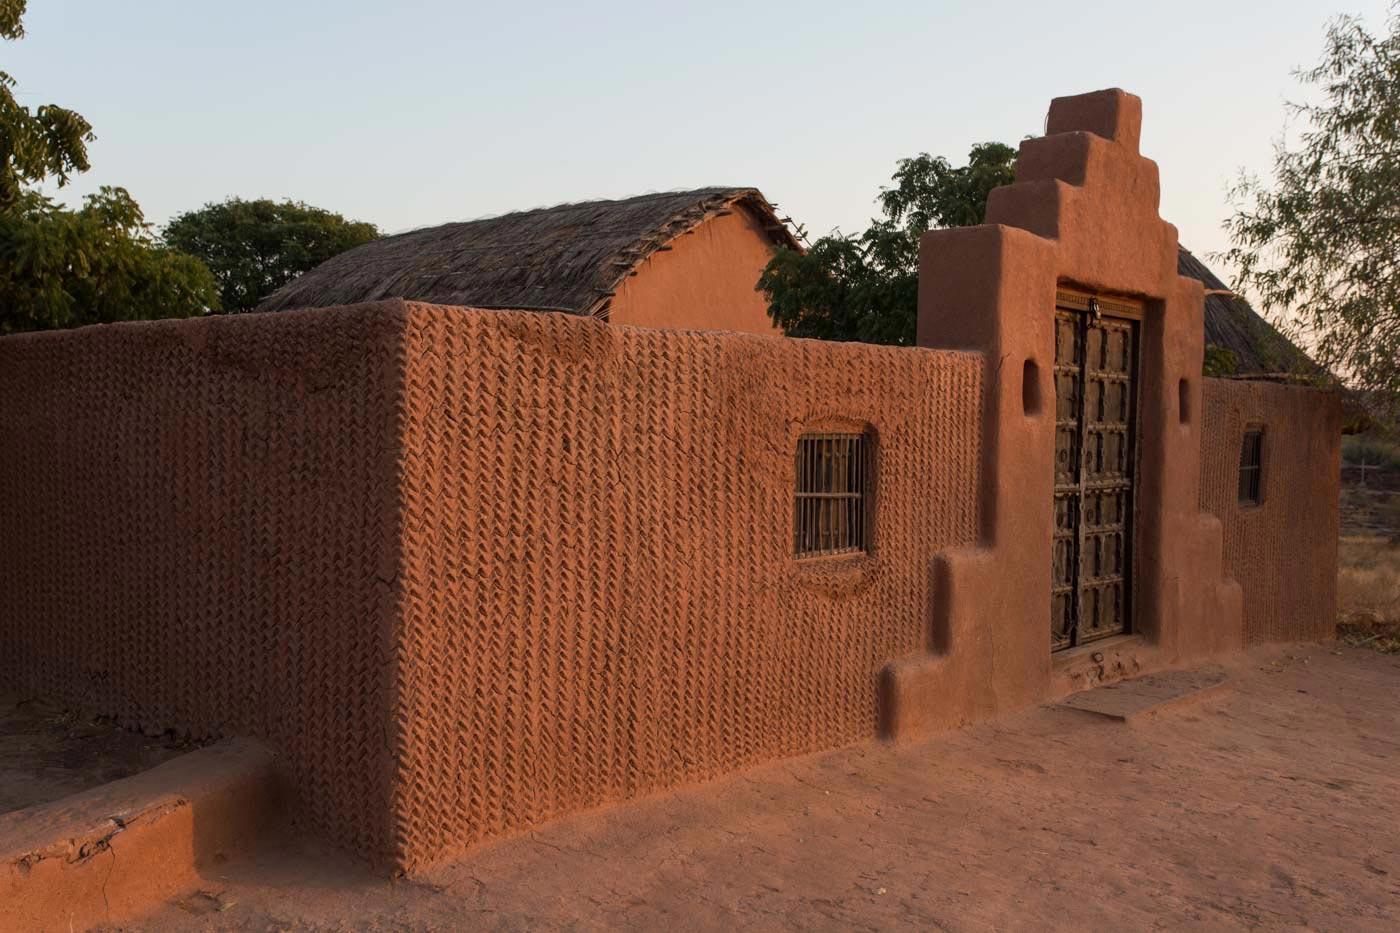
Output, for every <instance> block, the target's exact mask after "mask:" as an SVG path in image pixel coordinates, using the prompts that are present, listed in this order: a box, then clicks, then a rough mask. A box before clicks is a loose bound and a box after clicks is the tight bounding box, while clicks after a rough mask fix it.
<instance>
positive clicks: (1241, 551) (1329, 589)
mask: <svg viewBox="0 0 1400 933" xmlns="http://www.w3.org/2000/svg"><path fill="white" fill-rule="evenodd" d="M1203 402H1204V412H1203V414H1204V422H1205V424H1204V427H1203V431H1202V450H1201V508H1202V509H1204V510H1205V511H1208V512H1210V513H1212V514H1213V515H1215V516H1217V517H1218V518H1219V519H1220V523H1221V524H1222V525H1223V526H1224V529H1225V570H1226V572H1227V573H1228V574H1229V575H1230V576H1231V577H1232V578H1233V579H1234V580H1235V581H1237V582H1238V583H1239V584H1240V586H1241V588H1243V590H1244V637H1245V641H1246V642H1248V643H1251V644H1253V643H1258V642H1270V641H1316V640H1323V639H1328V638H1333V637H1335V635H1336V624H1337V521H1338V516H1337V508H1338V497H1339V494H1340V489H1339V483H1340V474H1341V436H1342V409H1341V402H1340V400H1339V398H1338V397H1337V395H1336V394H1335V393H1332V392H1325V391H1321V390H1318V389H1307V388H1301V387H1297V386H1282V385H1274V384H1270V383H1260V382H1240V381H1235V380H1229V379H1207V380H1205V396H1204V399H1203ZM1255 427H1259V428H1262V429H1263V430H1264V454H1263V458H1262V463H1263V498H1262V501H1261V502H1260V504H1259V505H1241V504H1240V501H1239V495H1238V489H1239V486H1238V480H1239V468H1240V443H1241V441H1242V439H1243V435H1244V432H1245V430H1246V429H1249V428H1255Z"/></svg>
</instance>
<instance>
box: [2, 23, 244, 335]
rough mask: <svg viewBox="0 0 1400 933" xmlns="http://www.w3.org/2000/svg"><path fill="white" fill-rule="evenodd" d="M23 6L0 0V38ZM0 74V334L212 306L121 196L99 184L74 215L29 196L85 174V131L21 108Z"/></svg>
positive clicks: (14, 32) (209, 288) (49, 109)
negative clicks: (47, 183) (39, 187)
mask: <svg viewBox="0 0 1400 933" xmlns="http://www.w3.org/2000/svg"><path fill="white" fill-rule="evenodd" d="M25 5H26V4H25V0H0V38H4V39H10V40H14V39H19V38H21V37H23V36H24V25H23V23H22V22H21V19H22V18H23V16H24V12H25ZM14 84H15V82H14V79H13V78H11V77H10V76H9V75H8V74H5V73H4V72H0V333H12V332H14V331H21V330H38V329H42V328H48V327H75V326H78V325H80V324H96V323H103V322H107V321H126V320H134V319H139V318H149V317H184V316H187V315H191V314H200V313H203V312H205V311H209V310H213V309H216V308H217V307H218V300H219V298H218V293H217V292H216V291H215V289H214V279H213V276H211V275H210V274H209V270H208V269H206V268H204V266H203V265H202V264H201V263H200V262H199V260H197V259H195V258H193V257H190V256H183V255H181V254H179V253H176V252H174V251H173V250H169V249H166V248H165V247H164V246H162V245H161V244H160V243H158V242H157V241H156V239H155V237H154V236H152V234H151V232H150V227H149V225H147V224H146V222H145V219H144V218H143V217H142V216H141V208H139V207H138V206H137V205H136V202H135V201H133V200H132V198H131V195H129V194H128V193H127V192H126V191H125V190H123V189H121V188H103V189H102V190H101V191H100V192H99V193H98V194H94V195H89V196H88V197H87V198H86V199H85V201H84V205H83V207H82V208H81V209H79V210H76V211H74V210H68V209H67V208H64V207H61V206H59V205H57V204H55V203H54V202H53V201H51V200H49V199H48V198H46V197H44V196H43V195H41V194H39V193H38V192H37V191H34V190H33V186H35V185H37V184H39V183H40V182H43V181H45V180H49V179H52V180H54V181H56V182H57V183H58V185H59V186H60V187H61V186H63V185H65V184H67V182H68V179H69V176H70V175H71V174H73V173H75V172H85V171H87V169H88V158H87V144H88V143H90V142H91V141H92V140H93V135H92V127H91V126H90V125H89V124H88V122H87V121H86V120H84V119H83V118H82V117H81V116H79V115H78V114H76V113H74V112H73V111H71V110H67V109H65V108H63V107H59V106H56V105H53V104H48V105H45V106H42V107H39V108H38V109H36V110H34V111H33V112H31V111H30V110H29V108H27V107H22V106H20V105H19V103H18V102H17V101H16V100H15V97H14V92H13V90H12V88H13V87H14Z"/></svg>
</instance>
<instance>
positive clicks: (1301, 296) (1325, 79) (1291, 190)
mask: <svg viewBox="0 0 1400 933" xmlns="http://www.w3.org/2000/svg"><path fill="white" fill-rule="evenodd" d="M1388 28H1389V35H1385V36H1379V37H1378V36H1374V35H1372V34H1370V33H1369V32H1367V31H1366V29H1365V28H1363V26H1362V25H1361V23H1359V22H1358V21H1356V20H1354V19H1351V18H1347V17H1343V18H1341V19H1338V20H1336V21H1335V22H1334V23H1333V24H1332V25H1331V26H1330V27H1329V29H1328V31H1327V39H1326V48H1325V51H1324V53H1323V56H1322V61H1321V63H1320V64H1319V65H1318V66H1317V67H1315V68H1313V69H1311V70H1308V71H1303V72H1300V73H1299V78H1300V79H1301V80H1302V82H1303V83H1305V84H1307V85H1310V86H1312V87H1313V88H1315V89H1316V91H1318V92H1320V93H1319V95H1318V99H1317V101H1318V102H1315V103H1308V104H1298V105H1291V106H1290V109H1291V111H1292V112H1293V114H1294V115H1295V116H1296V117H1298V118H1300V119H1301V121H1302V123H1303V124H1304V130H1303V132H1302V133H1301V135H1300V137H1299V145H1298V147H1297V148H1296V149H1292V150H1290V149H1288V148H1287V147H1286V145H1285V144H1284V143H1280V144H1279V145H1278V147H1277V149H1276V152H1275V156H1274V168H1273V180H1272V182H1271V184H1270V185H1268V186H1265V185H1263V184H1261V183H1260V182H1258V181H1257V180H1255V179H1249V178H1246V179H1244V180H1243V181H1241V183H1240V184H1239V185H1238V186H1237V188H1236V189H1235V192H1234V196H1235V199H1236V203H1237V205H1239V208H1238V210H1237V212H1236V214H1235V216H1234V217H1233V218H1231V220H1230V221H1229V224H1228V226H1229V229H1230V234H1231V238H1232V240H1233V242H1234V248H1233V249H1231V250H1230V251H1229V252H1228V253H1227V254H1226V258H1227V259H1229V260H1230V261H1232V262H1233V263H1234V264H1235V265H1236V267H1237V268H1238V269H1239V277H1238V281H1239V286H1240V288H1241V289H1250V290H1252V291H1253V292H1254V294H1255V295H1256V296H1257V297H1258V301H1257V304H1259V305H1260V306H1261V307H1262V308H1263V309H1264V310H1265V312H1266V313H1268V314H1269V315H1270V317H1271V318H1273V319H1274V320H1275V321H1276V322H1278V323H1279V324H1280V325H1281V327H1282V329H1284V330H1285V331H1288V332H1290V333H1291V334H1292V335H1293V336H1295V337H1296V338H1297V339H1299V340H1300V341H1302V342H1305V343H1308V344H1310V345H1311V347H1312V351H1313V355H1314V357H1315V358H1316V359H1317V360H1318V362H1319V363H1321V364H1322V365H1324V366H1326V367H1328V368H1329V369H1331V370H1332V371H1334V372H1336V373H1337V374H1339V375H1341V376H1342V377H1344V378H1345V379H1346V380H1347V381H1348V382H1350V383H1351V384H1352V385H1353V386H1355V387H1357V388H1359V389H1363V390H1368V391H1371V392H1374V393H1384V394H1387V395H1389V396H1391V397H1393V396H1395V394H1396V393H1397V392H1400V258H1398V257H1400V6H1392V8H1391V16H1390V20H1389V22H1388Z"/></svg>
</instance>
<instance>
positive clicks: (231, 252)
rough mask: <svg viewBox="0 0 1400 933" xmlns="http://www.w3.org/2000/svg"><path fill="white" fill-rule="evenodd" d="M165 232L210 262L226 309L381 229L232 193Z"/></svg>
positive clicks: (248, 302) (243, 306) (248, 306)
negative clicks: (245, 199) (225, 199)
mask: <svg viewBox="0 0 1400 933" xmlns="http://www.w3.org/2000/svg"><path fill="white" fill-rule="evenodd" d="M162 235H163V236H164V239H165V242H166V243H167V244H169V245H170V246H173V247H175V248H176V249H179V250H183V251H184V252H186V253H189V254H190V255H192V256H198V257H199V258H200V259H202V260H204V262H205V264H207V265H208V266H209V269H210V270H211V271H212V272H213V273H214V278H215V280H216V281H217V282H218V283H219V295H220V299H221V301H222V302H223V308H224V310H225V311H249V310H252V309H253V308H254V307H256V306H257V304H258V303H259V302H260V301H262V300H263V299H264V298H266V297H267V296H268V295H270V294H272V293H273V292H274V291H276V290H277V289H279V288H281V287H282V286H283V285H285V284H286V283H288V282H290V281H291V280H292V279H294V278H296V277H297V276H299V275H301V274H302V273H303V272H306V271H307V270H309V269H313V268H315V267H316V266H318V265H320V264H321V263H323V262H325V261H326V260H327V259H330V258H331V257H332V256H335V255H336V254H338V253H343V252H345V251H346V250H347V249H350V248H351V247H353V246H359V245H360V244H361V243H368V242H369V241H370V240H374V239H377V238H378V237H379V230H378V229H377V228H376V227H375V226H374V225H373V224H369V223H359V222H356V221H350V220H346V219H345V218H344V217H342V216H341V215H339V214H335V213H332V212H331V211H326V210H322V209H321V208H319V207H311V206H310V205H307V204H302V203H300V202H296V201H282V202H281V203H278V202H276V201H270V200H267V199H262V200H256V201H244V200H242V199H241V198H230V199H228V200H227V201H224V202H223V203H222V204H206V205H205V206H204V207H202V208H200V209H199V210H197V211H189V212H187V213H184V214H181V215H180V216H178V217H176V218H175V219H174V220H172V221H171V222H170V223H169V224H167V225H166V227H165V229H164V230H163V231H162Z"/></svg>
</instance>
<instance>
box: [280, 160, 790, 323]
mask: <svg viewBox="0 0 1400 933" xmlns="http://www.w3.org/2000/svg"><path fill="white" fill-rule="evenodd" d="M736 210H742V211H747V212H748V213H749V214H750V215H751V216H752V217H753V218H754V219H755V220H756V221H757V222H758V223H759V224H761V225H762V226H763V228H764V229H765V230H766V231H767V232H768V235H769V236H770V237H771V238H772V240H773V242H774V243H775V244H779V245H783V246H790V247H794V248H795V247H796V246H797V241H796V240H795V239H794V238H793V235H792V233H791V232H790V231H789V230H788V228H787V226H786V225H785V224H784V223H783V221H781V220H780V219H779V218H778V216H777V215H776V214H775V213H774V211H773V206H772V205H771V204H769V203H768V202H767V201H766V200H764V198H763V195H762V194H760V193H759V192H758V190H757V189H755V188H700V189H698V190H696V191H672V192H665V193H662V194H646V195H642V196H641V197H635V198H627V199H625V200H621V201H586V202H583V203H579V204H561V205H559V206H557V207H546V208H540V209H538V210H532V211H520V212H519V213H515V214H506V215H504V216H501V217H491V218H488V219H485V220H472V221H466V222H463V223H451V224H443V225H442V226H440V227H428V228H425V229H422V230H412V231H410V232H408V233H400V234H398V235H396V236H391V237H385V238H384V239H382V240H375V241H374V242H372V243H366V244H365V245H363V246H357V247H355V248H354V249H352V250H348V251H347V252H344V253H341V254H340V255H339V256H336V257H335V258H333V259H329V260H327V261H326V262H324V263H322V264H321V265H319V266H317V267H316V268H315V269H312V270H311V271H310V272H308V273H306V274H305V275H303V276H301V277H300V278H297V279H294V280H292V281H291V282H289V283H287V284H286V285H285V286H283V287H282V288H280V289H278V290H277V291H276V292H274V293H273V294H272V295H270V296H269V297H268V298H267V299H266V300H264V301H263V302H262V304H260V305H258V307H257V310H258V311H284V310H288V309H291V308H319V307H329V306H331V305H342V304H353V303H355V302H359V301H376V300H379V299H383V298H407V299H411V300H416V301H427V302H432V303H434V304H446V305H467V306H470V307H474V308H519V309H527V310H541V311H567V312H570V313H572V314H586V315H596V316H600V317H606V316H607V309H608V304H609V300H610V299H611V297H612V295H613V293H614V292H615V291H616V290H617V288H618V286H619V285H620V284H621V283H622V281H623V279H625V278H626V277H627V276H628V275H629V274H631V273H632V272H633V270H634V269H636V267H637V265H638V264H639V263H640V262H641V261H642V260H644V259H646V258H647V257H648V256H650V255H652V254H653V253H655V252H657V251H658V250H666V249H670V248H671V247H670V246H668V245H667V244H668V243H669V242H670V241H671V240H674V239H675V238H676V237H678V236H681V235H682V234H685V233H687V232H689V231H691V230H693V229H695V227H697V226H698V225H699V224H701V223H703V222H704V221H706V220H709V219H710V218H712V217H717V216H722V215H724V214H729V213H733V212H734V211H736Z"/></svg>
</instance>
